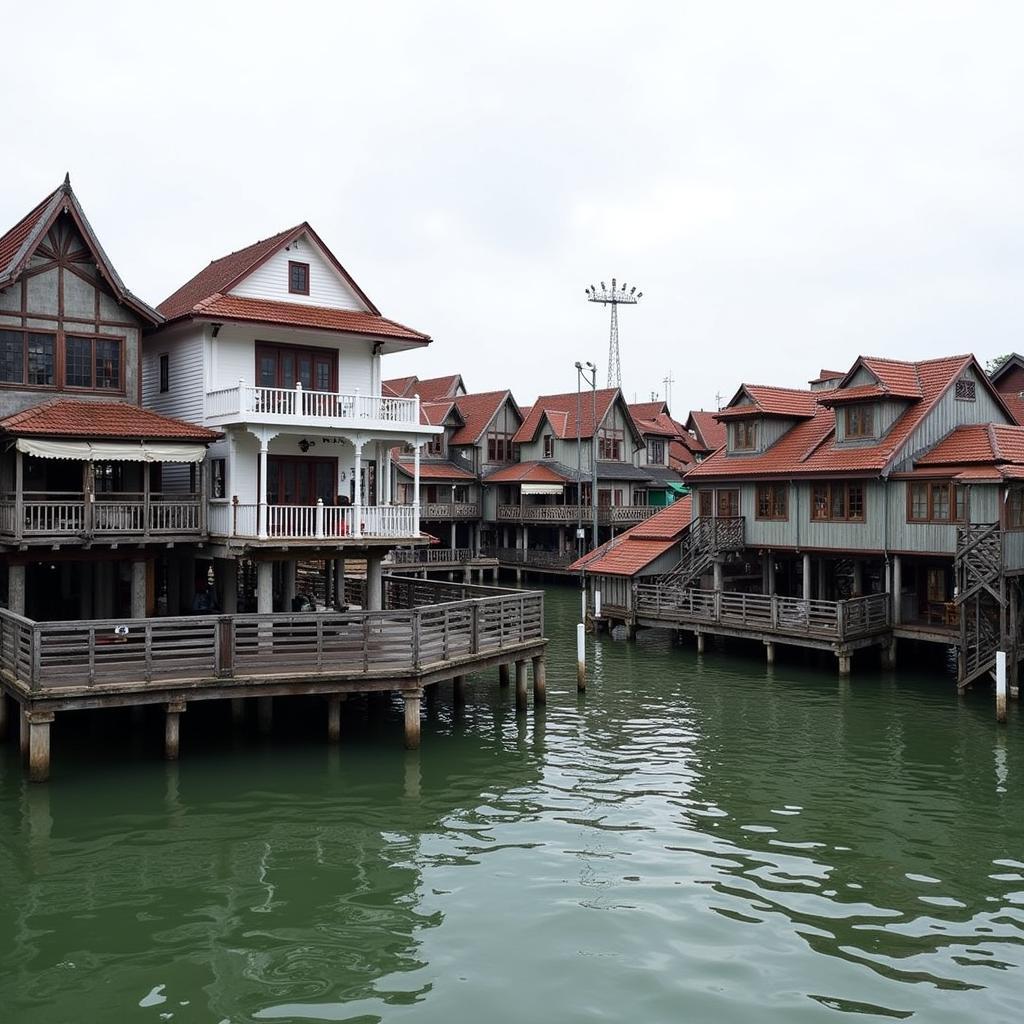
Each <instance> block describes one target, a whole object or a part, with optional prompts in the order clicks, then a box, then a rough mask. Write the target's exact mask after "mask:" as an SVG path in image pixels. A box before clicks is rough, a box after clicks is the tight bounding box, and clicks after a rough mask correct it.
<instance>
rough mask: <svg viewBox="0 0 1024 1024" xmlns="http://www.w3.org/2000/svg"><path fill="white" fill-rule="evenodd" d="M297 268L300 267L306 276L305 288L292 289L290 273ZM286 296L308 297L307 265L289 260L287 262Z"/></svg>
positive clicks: (299, 261)
mask: <svg viewBox="0 0 1024 1024" xmlns="http://www.w3.org/2000/svg"><path fill="white" fill-rule="evenodd" d="M297 267H302V269H303V270H304V271H305V275H306V287H305V288H293V287H292V271H293V270H294V269H296V268H297ZM288 294H289V295H308V294H309V264H308V263H303V262H302V261H301V260H289V261H288Z"/></svg>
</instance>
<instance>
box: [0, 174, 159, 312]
mask: <svg viewBox="0 0 1024 1024" xmlns="http://www.w3.org/2000/svg"><path fill="white" fill-rule="evenodd" d="M61 213H66V214H67V215H68V216H69V217H70V218H71V219H72V220H73V221H74V223H75V227H76V228H77V229H78V231H79V232H80V234H81V235H82V237H83V238H84V239H85V244H86V245H87V246H88V247H89V250H90V252H91V253H92V256H93V259H95V261H96V266H97V267H98V268H99V271H100V274H101V275H102V276H103V278H104V280H106V282H107V283H108V284H109V285H110V287H111V290H112V291H113V292H114V295H115V297H116V298H117V300H118V301H119V302H121V303H122V304H123V305H125V306H127V307H128V308H129V309H131V310H132V311H133V312H135V313H137V314H138V315H139V316H140V317H142V319H143V320H145V321H146V322H147V323H149V324H152V325H156V324H159V323H162V322H163V317H162V316H161V315H160V314H159V313H158V312H157V311H156V310H155V309H153V308H152V307H151V306H149V305H148V304H147V303H145V302H143V301H142V299H140V298H139V297H138V296H137V295H133V294H132V293H131V292H130V291H129V290H128V288H127V287H126V286H125V283H124V281H122V280H121V276H120V274H118V272H117V270H115V269H114V265H113V263H111V262H110V258H109V257H108V256H107V254H106V252H105V251H104V249H103V246H102V245H100V240H99V239H98V238H97V237H96V232H95V231H93V229H92V225H91V224H90V223H89V219H88V218H87V217H86V215H85V210H83V209H82V205H81V203H79V201H78V197H77V196H76V195H75V193H74V191H73V190H72V188H71V178H70V176H65V178H64V181H63V183H62V184H61V185H60V186H59V187H58V188H56V189H54V190H53V191H52V192H51V193H50V194H49V195H48V196H47V197H46V198H45V199H44V200H43V201H42V202H41V203H39V204H38V205H36V206H35V207H33V208H32V209H31V210H30V211H29V212H28V213H27V214H26V215H25V216H24V217H22V218H21V220H19V221H18V223H17V224H15V225H14V227H12V228H11V229H10V230H9V231H6V232H5V233H4V234H3V235H0V288H5V287H7V286H8V285H10V284H12V283H13V282H14V281H16V280H17V279H18V278H19V277H20V276H21V273H22V271H23V270H24V269H25V266H26V264H27V263H28V261H29V259H30V258H31V256H32V254H33V253H34V252H35V251H36V249H37V248H38V246H39V243H40V242H41V241H42V240H43V238H44V237H45V235H46V232H47V231H49V229H50V226H51V225H52V224H53V222H54V221H55V220H56V219H57V217H59V216H60V214H61Z"/></svg>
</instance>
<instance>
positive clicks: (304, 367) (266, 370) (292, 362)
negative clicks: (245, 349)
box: [256, 341, 338, 391]
mask: <svg viewBox="0 0 1024 1024" xmlns="http://www.w3.org/2000/svg"><path fill="white" fill-rule="evenodd" d="M337 372H338V353H337V351H335V350H334V349H330V348H296V347H293V346H291V345H271V344H268V343H267V342H262V341H261V342H257V343H256V384H257V386H259V387H261V388H294V387H295V385H296V384H301V385H302V386H303V388H305V389H306V390H307V391H335V390H337V389H336V387H335V385H336V382H337Z"/></svg>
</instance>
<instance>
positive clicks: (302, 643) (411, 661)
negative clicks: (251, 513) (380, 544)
mask: <svg viewBox="0 0 1024 1024" xmlns="http://www.w3.org/2000/svg"><path fill="white" fill-rule="evenodd" d="M410 583H415V585H416V589H411V588H407V589H404V590H403V589H402V587H403V586H406V585H407V584H410ZM387 589H388V596H389V600H394V601H396V602H398V603H399V604H405V605H406V606H405V607H395V608H390V609H389V610H387V611H374V612H365V611H357V612H315V613H290V614H286V613H275V614H266V615H221V616H204V617H175V618H163V619H127V620H123V621H122V620H101V621H94V622H32V621H31V620H29V619H25V618H23V617H22V616H19V615H15V614H13V613H11V612H8V611H6V610H0V670H2V671H3V673H4V675H5V677H6V678H7V679H8V680H10V681H12V682H15V683H18V684H20V685H23V686H25V687H27V688H28V689H29V690H30V691H32V692H33V693H43V694H47V693H51V692H54V691H60V690H67V689H69V688H82V687H85V688H87V687H98V686H108V685H122V686H124V685H131V684H134V685H137V686H140V687H143V688H144V687H146V686H165V685H167V684H170V683H173V682H175V681H185V680H188V681H190V683H192V684H195V683H197V682H198V684H203V685H217V684H218V683H219V682H220V681H221V680H225V679H235V680H240V679H244V680H245V681H248V682H256V683H258V682H259V681H260V680H261V679H263V678H267V679H268V681H269V680H275V681H279V680H280V678H281V676H282V675H288V674H297V675H301V676H303V677H304V678H305V677H315V676H317V675H321V676H325V677H329V678H331V679H340V680H344V679H346V678H352V679H358V678H359V677H362V676H364V675H365V674H366V673H368V672H384V673H385V674H392V673H394V674H406V673H418V672H421V671H426V670H432V669H435V668H438V667H443V665H444V664H445V663H447V662H451V661H453V660H455V659H460V658H469V659H471V658H472V657H473V656H474V655H481V656H483V655H488V654H492V653H495V652H499V651H501V650H502V649H504V648H508V647H515V646H518V645H529V644H533V643H538V642H540V641H542V640H543V636H544V596H543V594H541V593H538V592H535V591H534V592H522V593H519V592H515V593H512V592H509V591H507V590H506V591H498V590H490V589H489V588H482V587H477V588H470V587H468V586H465V585H464V586H462V587H456V586H454V585H451V584H449V585H448V589H447V590H446V591H443V592H442V591H439V590H438V589H437V585H436V584H431V583H429V582H428V581H423V580H419V581H402V580H400V581H397V583H396V581H388V583H387ZM445 594H448V595H450V597H448V598H447V599H444V600H442V603H437V600H438V596H439V595H440V596H441V597H442V598H444V597H445ZM420 598H422V601H420V600H419V599H420Z"/></svg>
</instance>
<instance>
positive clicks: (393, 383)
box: [381, 375, 418, 398]
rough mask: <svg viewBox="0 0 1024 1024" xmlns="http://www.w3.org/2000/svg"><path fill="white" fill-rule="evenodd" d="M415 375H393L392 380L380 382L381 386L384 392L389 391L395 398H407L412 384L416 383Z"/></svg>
mask: <svg viewBox="0 0 1024 1024" xmlns="http://www.w3.org/2000/svg"><path fill="white" fill-rule="evenodd" d="M417 379H418V378H417V377H416V376H415V375H413V376H412V377H395V378H394V379H393V380H385V381H382V382H381V388H382V389H383V390H384V392H385V393H387V392H391V394H392V395H393V396H394V397H395V398H408V397H409V396H410V395H411V394H412V386H413V384H415V383H416V381H417Z"/></svg>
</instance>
